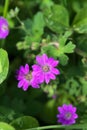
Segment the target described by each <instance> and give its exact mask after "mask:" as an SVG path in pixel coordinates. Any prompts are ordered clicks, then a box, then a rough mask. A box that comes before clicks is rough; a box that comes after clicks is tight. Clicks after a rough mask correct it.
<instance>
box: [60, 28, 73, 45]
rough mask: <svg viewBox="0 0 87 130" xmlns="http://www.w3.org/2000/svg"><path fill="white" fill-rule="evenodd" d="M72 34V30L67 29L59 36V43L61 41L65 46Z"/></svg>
mask: <svg viewBox="0 0 87 130" xmlns="http://www.w3.org/2000/svg"><path fill="white" fill-rule="evenodd" d="M71 34H72V31H71V30H69V31H66V32H65V34H64V35H60V36H59V40H58V41H59V43H60V46H64V45H65V43H66V41H67V39H68V37H69V36H70V35H71Z"/></svg>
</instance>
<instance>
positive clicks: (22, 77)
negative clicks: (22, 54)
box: [16, 64, 39, 91]
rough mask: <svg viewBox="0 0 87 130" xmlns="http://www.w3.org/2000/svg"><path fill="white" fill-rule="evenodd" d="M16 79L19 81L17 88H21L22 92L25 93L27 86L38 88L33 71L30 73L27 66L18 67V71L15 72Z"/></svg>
mask: <svg viewBox="0 0 87 130" xmlns="http://www.w3.org/2000/svg"><path fill="white" fill-rule="evenodd" d="M16 78H17V80H18V81H19V83H18V88H23V90H24V91H26V90H27V89H28V87H29V86H32V87H33V88H39V85H38V82H37V77H36V75H35V73H34V72H33V71H30V68H29V65H28V64H26V65H25V66H20V68H19V70H17V74H16Z"/></svg>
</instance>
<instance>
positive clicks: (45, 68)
mask: <svg viewBox="0 0 87 130" xmlns="http://www.w3.org/2000/svg"><path fill="white" fill-rule="evenodd" d="M42 69H43V71H44V72H48V71H49V70H50V68H49V66H47V65H44V66H43V67H42Z"/></svg>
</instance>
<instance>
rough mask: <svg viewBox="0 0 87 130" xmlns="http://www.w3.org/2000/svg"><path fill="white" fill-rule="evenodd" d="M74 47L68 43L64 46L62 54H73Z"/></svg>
mask: <svg viewBox="0 0 87 130" xmlns="http://www.w3.org/2000/svg"><path fill="white" fill-rule="evenodd" d="M74 49H75V45H74V44H73V43H72V42H71V41H70V42H68V43H67V45H65V46H64V53H73V52H74Z"/></svg>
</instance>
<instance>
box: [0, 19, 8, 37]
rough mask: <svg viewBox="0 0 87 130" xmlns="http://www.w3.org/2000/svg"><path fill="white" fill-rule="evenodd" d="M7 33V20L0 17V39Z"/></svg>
mask: <svg viewBox="0 0 87 130" xmlns="http://www.w3.org/2000/svg"><path fill="white" fill-rule="evenodd" d="M8 34H9V28H8V22H7V20H6V19H5V18H3V17H0V39H4V38H6V37H7V36H8Z"/></svg>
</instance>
